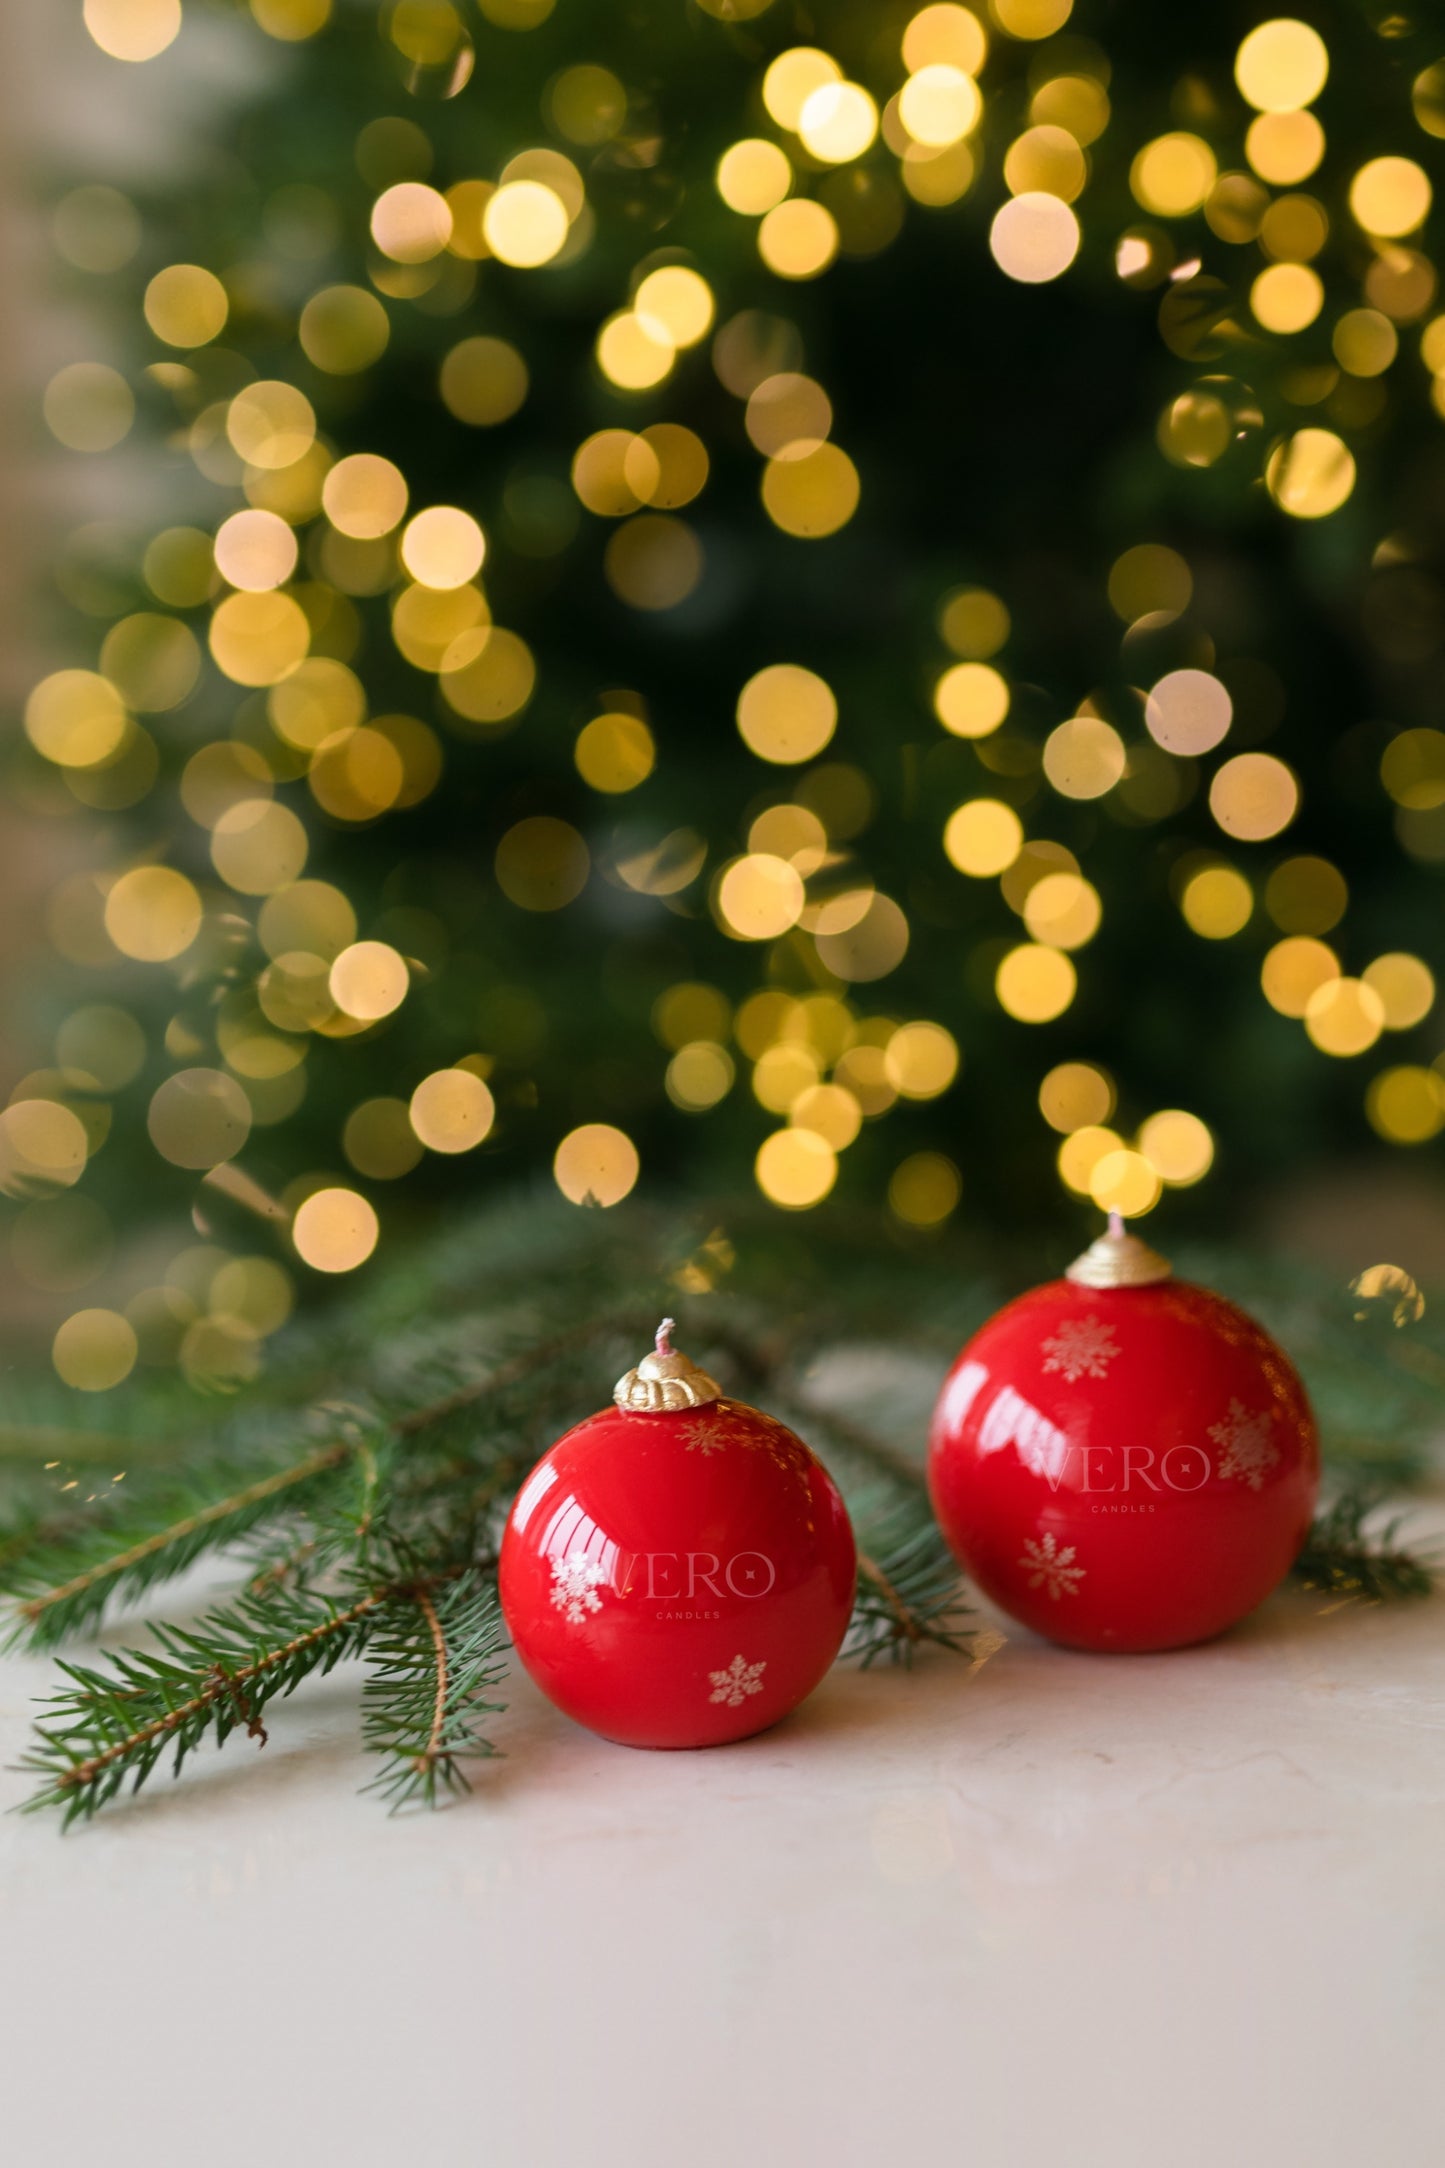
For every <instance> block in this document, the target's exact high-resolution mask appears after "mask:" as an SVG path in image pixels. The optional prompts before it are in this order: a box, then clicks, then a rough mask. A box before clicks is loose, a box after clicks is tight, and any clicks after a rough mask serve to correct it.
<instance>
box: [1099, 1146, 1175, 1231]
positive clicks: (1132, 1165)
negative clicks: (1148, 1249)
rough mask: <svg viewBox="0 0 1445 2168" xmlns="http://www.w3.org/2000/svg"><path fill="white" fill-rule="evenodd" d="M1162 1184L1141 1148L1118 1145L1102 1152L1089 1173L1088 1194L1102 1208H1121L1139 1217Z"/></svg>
mask: <svg viewBox="0 0 1445 2168" xmlns="http://www.w3.org/2000/svg"><path fill="white" fill-rule="evenodd" d="M1162 1188H1163V1185H1162V1183H1161V1181H1160V1179H1159V1174H1158V1170H1157V1169H1156V1168H1155V1167H1154V1166H1153V1165H1152V1164H1151V1163H1150V1161H1149V1160H1147V1159H1146V1158H1145V1157H1144V1154H1143V1153H1142V1152H1131V1151H1129V1150H1128V1149H1127V1148H1124V1147H1118V1148H1116V1149H1115V1150H1113V1151H1109V1152H1104V1153H1102V1154H1101V1155H1100V1157H1099V1158H1098V1159H1097V1160H1096V1161H1095V1163H1094V1166H1093V1168H1092V1169H1091V1170H1090V1174H1089V1195H1090V1196H1091V1197H1092V1198H1093V1200H1094V1202H1095V1204H1096V1205H1097V1206H1098V1207H1099V1210H1100V1211H1101V1212H1122V1213H1123V1215H1124V1217H1125V1218H1126V1219H1140V1218H1142V1216H1143V1215H1144V1213H1146V1212H1152V1211H1153V1209H1154V1207H1155V1205H1156V1204H1157V1203H1158V1202H1159V1198H1160V1195H1161V1192H1162Z"/></svg>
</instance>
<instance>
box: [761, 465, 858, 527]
mask: <svg viewBox="0 0 1445 2168" xmlns="http://www.w3.org/2000/svg"><path fill="white" fill-rule="evenodd" d="M860 495H861V484H860V482H859V479H858V469H857V468H856V467H855V466H854V464H853V462H852V460H851V459H850V458H849V457H848V454H847V453H846V452H845V451H843V450H841V449H840V447H839V446H838V445H836V444H819V445H817V446H816V447H815V448H814V450H812V451H811V452H805V453H804V454H803V456H802V457H801V458H796V459H795V458H791V457H784V458H781V459H770V460H769V461H768V464H767V465H766V467H764V469H763V485H762V498H763V507H764V509H765V511H766V512H767V514H768V517H769V518H770V519H771V520H772V522H773V525H774V526H775V527H779V528H781V529H782V531H783V533H784V534H790V535H794V536H796V537H797V538H798V539H799V540H800V541H821V540H823V539H825V538H826V537H827V536H828V535H831V534H836V533H837V532H838V529H839V528H840V527H845V526H846V525H847V524H848V521H849V520H850V519H851V518H852V517H853V514H854V513H855V512H856V511H857V509H858V500H859V497H860Z"/></svg>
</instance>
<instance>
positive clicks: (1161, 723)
mask: <svg viewBox="0 0 1445 2168" xmlns="http://www.w3.org/2000/svg"><path fill="white" fill-rule="evenodd" d="M1233 716H1234V703H1233V702H1232V701H1231V699H1230V697H1229V694H1228V692H1227V691H1226V689H1225V687H1224V686H1223V685H1221V683H1220V682H1219V679H1218V678H1217V677H1215V676H1213V675H1212V673H1211V672H1210V671H1208V670H1170V671H1168V672H1166V674H1165V675H1164V676H1163V677H1162V678H1159V679H1158V680H1157V681H1156V682H1155V684H1154V686H1153V688H1152V689H1151V691H1150V693H1149V697H1148V699H1147V700H1146V701H1145V703H1144V721H1145V724H1146V725H1147V727H1148V731H1149V735H1150V737H1151V738H1153V740H1154V742H1155V744H1156V745H1162V746H1163V748H1164V750H1165V752H1166V753H1180V754H1185V755H1189V756H1194V755H1197V754H1199V753H1211V752H1213V750H1214V748H1215V746H1216V745H1221V744H1222V743H1223V742H1224V739H1225V738H1226V737H1227V735H1228V733H1229V725H1230V723H1231V721H1232V720H1233Z"/></svg>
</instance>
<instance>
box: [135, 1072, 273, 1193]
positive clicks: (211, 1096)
mask: <svg viewBox="0 0 1445 2168" xmlns="http://www.w3.org/2000/svg"><path fill="white" fill-rule="evenodd" d="M146 1127H147V1128H148V1129H149V1131H150V1138H151V1142H152V1144H154V1146H155V1148H156V1150H157V1151H158V1152H159V1153H160V1156H161V1158H162V1159H165V1160H169V1161H170V1164H171V1165H172V1166H173V1167H190V1168H193V1169H197V1170H204V1169H209V1168H211V1167H218V1166H220V1165H221V1164H222V1163H223V1162H224V1161H225V1160H228V1159H234V1158H235V1156H236V1154H237V1152H239V1151H240V1150H241V1149H242V1147H243V1145H244V1144H245V1142H246V1139H247V1137H248V1136H249V1135H250V1133H251V1105H250V1101H249V1100H248V1099H247V1097H246V1094H245V1092H244V1091H243V1090H242V1089H241V1086H240V1085H239V1084H238V1083H237V1082H236V1079H235V1078H234V1077H233V1076H227V1074H226V1072H225V1070H224V1069H180V1070H178V1071H177V1072H176V1074H175V1075H174V1076H169V1077H167V1078H166V1081H165V1083H164V1084H162V1085H160V1086H159V1088H158V1089H157V1090H156V1091H155V1092H154V1093H153V1095H152V1097H151V1103H150V1108H149V1111H148V1113H147V1115H146Z"/></svg>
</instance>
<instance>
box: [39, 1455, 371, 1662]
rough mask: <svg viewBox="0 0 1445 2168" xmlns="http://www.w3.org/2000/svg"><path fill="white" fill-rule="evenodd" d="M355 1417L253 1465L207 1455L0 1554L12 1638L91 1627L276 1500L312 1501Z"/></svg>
mask: <svg viewBox="0 0 1445 2168" xmlns="http://www.w3.org/2000/svg"><path fill="white" fill-rule="evenodd" d="M360 1442H361V1440H360V1434H359V1432H358V1430H357V1427H356V1426H355V1425H354V1424H352V1425H348V1426H346V1427H345V1428H344V1429H343V1430H342V1432H341V1434H340V1435H337V1434H336V1429H335V1426H333V1434H332V1435H331V1436H330V1437H329V1438H326V1439H324V1440H323V1441H322V1442H321V1443H319V1444H317V1445H314V1446H313V1447H312V1448H311V1449H310V1450H309V1451H307V1452H305V1453H302V1454H300V1455H299V1456H297V1457H294V1458H290V1459H287V1460H284V1461H282V1462H281V1463H280V1464H279V1465H277V1463H276V1459H275V1456H274V1454H273V1455H272V1456H271V1457H270V1465H269V1466H268V1465H266V1463H265V1462H264V1461H263V1462H262V1465H261V1469H260V1472H258V1468H257V1461H256V1457H255V1456H254V1455H252V1456H249V1457H247V1458H245V1459H242V1458H239V1457H230V1458H222V1459H219V1460H213V1461H212V1462H211V1463H210V1464H209V1465H207V1466H205V1467H204V1468H203V1469H202V1470H198V1471H196V1472H195V1473H194V1474H192V1473H189V1472H187V1471H185V1470H179V1471H177V1472H176V1473H174V1474H172V1475H169V1476H168V1477H167V1478H166V1479H164V1480H160V1479H157V1480H156V1481H155V1482H153V1483H149V1484H142V1485H139V1486H138V1487H137V1488H136V1490H135V1491H134V1492H133V1493H131V1494H130V1495H129V1496H127V1497H125V1498H123V1499H120V1500H118V1501H117V1502H116V1504H115V1506H114V1507H113V1508H112V1509H111V1510H110V1511H109V1512H107V1513H106V1514H105V1515H104V1516H103V1517H101V1518H98V1519H97V1520H95V1521H94V1522H90V1523H87V1524H86V1525H85V1526H84V1527H82V1528H80V1529H78V1530H75V1531H73V1532H70V1533H64V1532H55V1531H51V1532H50V1533H49V1539H48V1540H47V1535H46V1532H44V1531H42V1532H41V1535H40V1538H39V1540H37V1541H36V1542H35V1543H34V1544H29V1545H26V1546H25V1547H24V1548H23V1549H21V1550H20V1551H19V1552H18V1553H17V1554H15V1555H13V1556H11V1557H9V1558H6V1559H4V1560H3V1561H0V1594H4V1595H7V1596H10V1597H12V1598H14V1599H15V1626H14V1634H13V1638H14V1639H16V1640H23V1641H28V1642H29V1644H30V1645H31V1646H32V1647H35V1648H53V1647H54V1646H55V1645H56V1644H57V1643H58V1642H61V1641H64V1640H66V1639H68V1638H70V1637H71V1636H73V1635H75V1634H78V1633H80V1632H81V1631H83V1630H84V1629H85V1628H87V1627H93V1626H94V1625H95V1624H97V1623H98V1621H99V1620H100V1619H101V1617H102V1616H103V1615H104V1613H105V1611H106V1609H107V1608H108V1606H109V1605H110V1604H111V1602H112V1601H113V1600H114V1599H117V1598H119V1597H121V1596H125V1597H130V1598H134V1597H136V1596H139V1595H143V1594H145V1593H146V1592H147V1591H149V1590H150V1589H153V1588H155V1587H158V1586H159V1585H160V1584H161V1583H162V1582H164V1581H168V1580H172V1579H174V1577H175V1576H176V1575H177V1574H178V1573H182V1572H184V1570H185V1568H186V1567H187V1566H189V1565H192V1564H193V1563H194V1562H195V1560H196V1559H198V1558H200V1557H202V1556H203V1555H204V1554H205V1553H206V1552H207V1551H211V1550H215V1549H217V1548H219V1547H221V1546H223V1545H225V1544H227V1543H231V1542H234V1541H235V1539H236V1538H237V1537H238V1536H241V1535H244V1534H245V1533H246V1532H247V1531H248V1530H249V1529H251V1528H253V1527H255V1526H256V1525H257V1523H258V1522H260V1521H261V1520H263V1519H266V1518H269V1517H271V1516H274V1515H275V1514H276V1513H277V1512H279V1511H280V1510H282V1509H283V1508H284V1509H285V1510H287V1511H291V1512H294V1511H299V1510H300V1509H301V1508H303V1507H304V1506H306V1505H309V1504H313V1503H315V1502H316V1500H317V1498H318V1495H319V1493H320V1492H321V1490H322V1488H323V1486H324V1485H325V1483H326V1481H327V1479H328V1478H329V1477H332V1476H333V1475H334V1474H335V1473H336V1471H338V1470H339V1469H341V1468H343V1467H345V1465H346V1464H347V1462H348V1461H350V1460H352V1458H353V1457H354V1455H355V1454H356V1453H357V1451H358V1447H359V1445H360Z"/></svg>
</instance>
